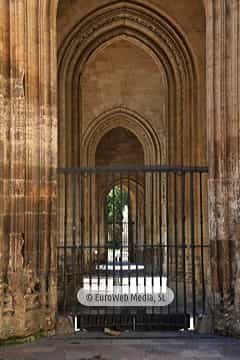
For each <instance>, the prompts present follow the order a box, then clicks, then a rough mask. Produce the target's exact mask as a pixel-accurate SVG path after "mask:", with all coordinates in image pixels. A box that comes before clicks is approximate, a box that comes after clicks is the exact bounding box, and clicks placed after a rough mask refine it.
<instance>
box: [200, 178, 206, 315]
mask: <svg viewBox="0 0 240 360" xmlns="http://www.w3.org/2000/svg"><path fill="white" fill-rule="evenodd" d="M202 175H203V174H202V173H201V172H200V173H199V182H200V184H199V192H200V231H201V267H202V312H203V313H205V301H206V300H205V299H206V293H205V272H204V234H203V231H204V228H203V187H202Z"/></svg>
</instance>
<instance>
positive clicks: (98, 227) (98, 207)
mask: <svg viewBox="0 0 240 360" xmlns="http://www.w3.org/2000/svg"><path fill="white" fill-rule="evenodd" d="M96 179H97V180H99V183H101V181H100V175H98V176H97V177H96ZM96 187H97V189H96V199H95V202H94V203H95V204H97V274H98V290H99V289H100V251H101V248H100V246H101V245H100V225H101V218H100V198H99V193H100V191H99V185H98V181H96Z"/></svg>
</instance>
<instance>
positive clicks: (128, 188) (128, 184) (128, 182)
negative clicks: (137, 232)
mask: <svg viewBox="0 0 240 360" xmlns="http://www.w3.org/2000/svg"><path fill="white" fill-rule="evenodd" d="M127 193H128V197H127V199H128V287H129V289H130V286H131V268H130V267H131V265H130V264H131V258H130V252H129V244H130V234H131V233H130V228H131V217H130V205H131V203H130V173H129V171H128V173H127Z"/></svg>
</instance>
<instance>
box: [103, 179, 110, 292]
mask: <svg viewBox="0 0 240 360" xmlns="http://www.w3.org/2000/svg"><path fill="white" fill-rule="evenodd" d="M108 181H109V179H108V176H107V173H106V174H105V184H108ZM106 196H107V197H106V198H105V209H104V217H105V239H106V241H105V251H106V252H107V254H106V255H107V256H106V267H105V287H106V290H107V289H108V260H109V259H108V249H109V246H108V240H109V239H108V231H109V227H108V222H109V221H108V220H109V219H108V209H107V204H108V194H107V195H106Z"/></svg>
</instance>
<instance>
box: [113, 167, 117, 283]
mask: <svg viewBox="0 0 240 360" xmlns="http://www.w3.org/2000/svg"><path fill="white" fill-rule="evenodd" d="M112 183H113V249H112V256H113V285H115V281H116V271H115V257H116V245H117V238H116V187H115V174H114V172H113V173H112Z"/></svg>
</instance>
